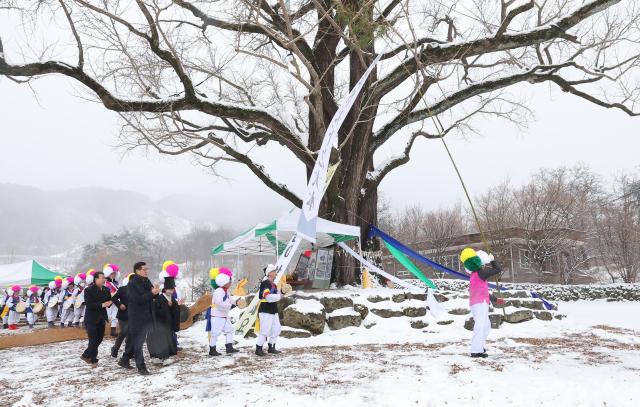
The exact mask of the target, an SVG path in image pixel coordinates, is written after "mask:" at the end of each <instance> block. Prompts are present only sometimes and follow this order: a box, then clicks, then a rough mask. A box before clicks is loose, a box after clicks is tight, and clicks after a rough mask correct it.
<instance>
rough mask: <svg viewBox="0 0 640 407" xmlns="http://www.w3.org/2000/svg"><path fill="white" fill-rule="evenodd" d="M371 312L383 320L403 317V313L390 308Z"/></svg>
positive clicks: (372, 309) (375, 309)
mask: <svg viewBox="0 0 640 407" xmlns="http://www.w3.org/2000/svg"><path fill="white" fill-rule="evenodd" d="M370 311H371V313H373V314H375V315H377V316H379V317H382V318H396V317H401V316H402V315H403V314H402V311H398V310H390V309H388V308H371V309H370Z"/></svg>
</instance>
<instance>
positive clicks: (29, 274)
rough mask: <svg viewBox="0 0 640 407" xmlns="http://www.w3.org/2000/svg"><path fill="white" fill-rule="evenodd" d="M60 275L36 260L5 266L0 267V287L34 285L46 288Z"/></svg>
mask: <svg viewBox="0 0 640 407" xmlns="http://www.w3.org/2000/svg"><path fill="white" fill-rule="evenodd" d="M58 275H59V274H57V273H54V272H53V271H51V270H49V269H47V268H46V267H44V266H43V265H42V264H40V263H38V262H37V261H35V260H29V261H23V262H20V263H13V264H3V265H0V287H6V286H9V285H20V286H29V285H32V284H35V285H39V286H45V285H47V284H48V283H49V281H52V280H53V279H54V278H55V277H56V276H58Z"/></svg>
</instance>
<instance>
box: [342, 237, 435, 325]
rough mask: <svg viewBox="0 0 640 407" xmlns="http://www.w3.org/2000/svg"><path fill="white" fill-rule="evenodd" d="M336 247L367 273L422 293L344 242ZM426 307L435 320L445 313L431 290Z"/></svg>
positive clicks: (420, 289)
mask: <svg viewBox="0 0 640 407" xmlns="http://www.w3.org/2000/svg"><path fill="white" fill-rule="evenodd" d="M338 246H340V247H341V248H342V249H343V250H344V251H346V252H347V253H349V254H350V255H352V256H353V257H354V258H355V259H356V260H358V261H359V262H360V263H362V265H363V266H365V267H366V268H367V269H369V271H373V272H374V273H376V274H380V275H381V276H383V277H385V278H387V279H389V280H391V281H393V282H394V283H396V284H398V285H399V286H401V287H404V288H407V289H409V290H413V291H420V292H424V289H422V288H420V287H418V286H416V285H413V284H411V283H407V282H406V281H404V280H402V279H400V278H397V277H395V276H393V275H391V274H389V273H387V272H386V271H384V270H382V269H381V268H379V267H378V266H376V265H375V264H373V263H371V262H370V261H369V260H367V259H365V258H364V257H362V256H361V255H359V254H358V253H356V252H355V251H354V250H353V249H352V248H350V247H349V246H347V245H346V244H345V243H344V242H340V243H338ZM427 306H428V307H429V312H431V315H433V317H434V318H436V319H437V318H440V316H442V315H443V314H444V313H446V312H447V311H446V310H445V309H444V307H442V305H440V303H439V302H438V301H437V300H436V297H434V295H433V290H432V289H431V288H429V289H428V290H427Z"/></svg>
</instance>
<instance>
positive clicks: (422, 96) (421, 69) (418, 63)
mask: <svg viewBox="0 0 640 407" xmlns="http://www.w3.org/2000/svg"><path fill="white" fill-rule="evenodd" d="M387 45H388V43H387ZM411 52H412V54H413V56H414V59H415V61H416V66H417V67H418V70H419V72H420V74H422V76H423V79H425V80H426V79H427V78H428V75H427V74H426V72H425V68H424V65H423V64H422V62H421V61H420V58H419V57H418V55H417V54H416V53H415V49H413V48H412V49H411ZM401 65H402V66H403V67H404V69H405V71H406V72H407V74H409V77H411V76H412V75H411V72H410V71H409V69H407V67H406V66H405V65H404V64H402V63H401ZM416 88H417V92H419V95H420V99H421V100H422V101H424V104H425V109H426V110H427V112H428V113H429V117H431V121H432V122H433V125H434V127H435V128H436V131H437V133H438V137H439V138H440V140H441V141H442V145H443V146H444V148H445V150H446V151H447V155H448V156H449V160H451V164H452V165H453V168H454V169H455V171H456V174H457V175H458V179H459V180H460V184H461V185H462V189H463V190H464V194H465V196H466V198H467V201H468V202H469V207H470V208H471V212H472V213H473V218H474V220H475V223H476V227H477V228H478V231H479V232H480V238H481V239H482V244H483V246H484V248H485V250H486V251H488V252H491V246H490V245H489V241H488V240H487V238H486V236H485V234H484V232H483V230H482V227H481V225H480V219H479V218H478V214H477V212H476V209H475V206H474V205H473V201H472V200H471V195H470V194H469V190H468V188H467V185H466V184H465V182H464V179H463V178H462V174H461V173H460V170H459V169H458V165H457V164H456V161H455V160H454V158H453V155H452V154H451V150H450V149H449V146H448V145H447V143H446V141H445V140H444V137H445V130H444V126H442V123H441V122H440V119H439V118H438V116H437V115H434V114H433V113H432V111H431V109H430V108H429V103H427V102H426V100H425V94H424V91H423V90H422V86H421V85H420V83H418V82H417V83H416ZM495 282H496V291H497V292H496V297H498V298H502V294H500V278H499V277H498V275H497V274H496V275H495ZM502 312H503V314H505V315H506V311H505V310H504V308H502Z"/></svg>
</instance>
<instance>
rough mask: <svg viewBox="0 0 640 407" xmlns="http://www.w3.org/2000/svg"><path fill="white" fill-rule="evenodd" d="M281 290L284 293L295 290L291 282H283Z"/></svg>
mask: <svg viewBox="0 0 640 407" xmlns="http://www.w3.org/2000/svg"><path fill="white" fill-rule="evenodd" d="M280 291H281V292H282V294H284V295H287V294H289V293H290V292H291V291H293V287H291V284H287V283H284V284H282V288H281V289H280Z"/></svg>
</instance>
